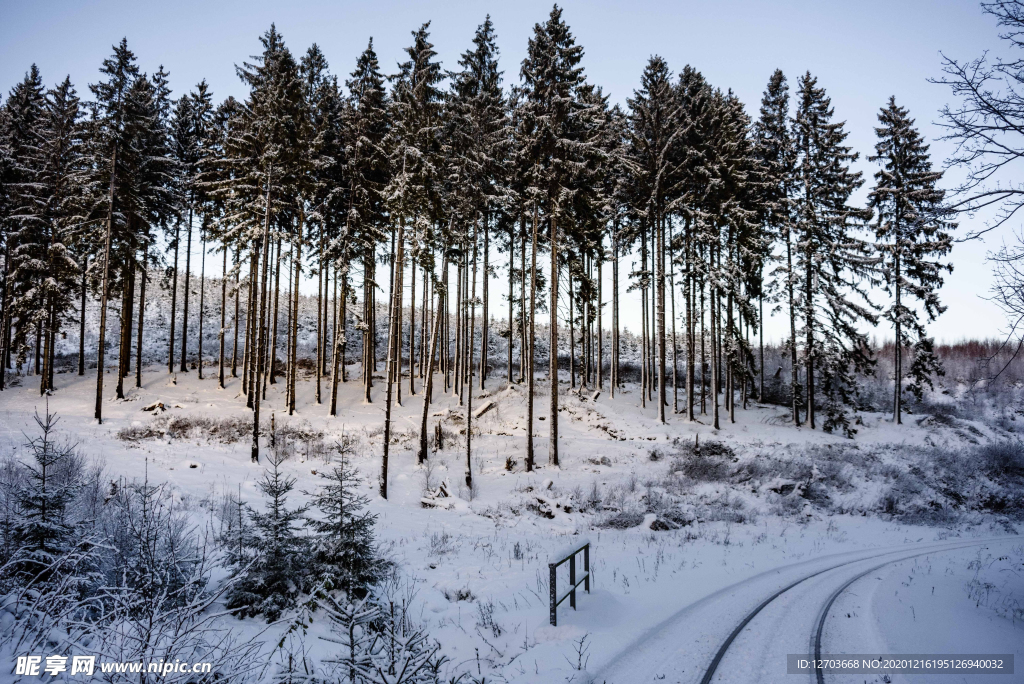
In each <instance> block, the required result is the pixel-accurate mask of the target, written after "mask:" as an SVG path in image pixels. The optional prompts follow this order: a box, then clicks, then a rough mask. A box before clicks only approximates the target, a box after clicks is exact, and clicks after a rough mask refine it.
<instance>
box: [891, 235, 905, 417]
mask: <svg viewBox="0 0 1024 684" xmlns="http://www.w3.org/2000/svg"><path fill="white" fill-rule="evenodd" d="M898 244H899V241H897V245H898ZM895 257H896V258H895V266H896V269H895V270H896V278H895V280H896V317H895V318H896V346H895V348H894V351H895V359H894V360H895V362H896V363H895V366H896V368H895V371H896V387H895V390H894V392H893V402H892V409H893V418H894V419H895V420H896V424H897V425H902V424H903V391H902V390H903V330H902V326H901V325H900V324H901V323H902V321H901V315H900V313H901V311H900V306H901V302H900V299H901V295H902V294H903V293H902V292H901V291H900V253H899V250H898V249H897V250H896V254H895Z"/></svg>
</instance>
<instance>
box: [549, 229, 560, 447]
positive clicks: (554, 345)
mask: <svg viewBox="0 0 1024 684" xmlns="http://www.w3.org/2000/svg"><path fill="white" fill-rule="evenodd" d="M550 218H551V236H550V240H551V286H550V289H551V300H550V309H549V311H550V312H551V325H550V326H549V330H548V344H549V349H550V350H551V351H550V353H549V356H550V359H548V376H549V381H550V383H551V407H550V408H551V414H550V417H549V420H550V421H551V427H550V430H551V433H550V438H549V442H548V460H549V461H550V462H551V465H553V466H556V467H557V466H558V229H557V227H556V225H555V215H554V212H552V214H551V217H550Z"/></svg>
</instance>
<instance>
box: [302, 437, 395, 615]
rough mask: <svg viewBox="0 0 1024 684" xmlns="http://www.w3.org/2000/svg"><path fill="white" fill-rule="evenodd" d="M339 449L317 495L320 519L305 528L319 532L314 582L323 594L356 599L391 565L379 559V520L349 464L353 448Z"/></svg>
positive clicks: (314, 550)
mask: <svg viewBox="0 0 1024 684" xmlns="http://www.w3.org/2000/svg"><path fill="white" fill-rule="evenodd" d="M338 451H339V461H338V462H337V464H336V465H335V466H334V467H332V468H331V469H330V471H329V472H325V473H320V478H321V480H322V481H323V484H322V485H321V486H320V488H319V489H318V490H317V491H316V492H315V493H314V494H313V506H314V507H315V508H316V509H317V510H319V511H320V516H321V517H320V518H315V519H314V518H311V519H309V520H307V521H306V524H307V525H309V527H311V528H312V529H313V531H314V533H315V537H314V539H313V540H312V543H311V549H310V551H311V563H312V567H313V573H314V575H315V581H316V582H317V583H318V584H319V586H321V587H322V588H323V590H324V591H327V592H331V591H340V592H343V593H344V595H345V596H347V597H349V599H348V600H355V599H361V598H363V597H365V596H366V595H367V592H368V591H369V589H370V588H371V587H372V586H373V585H374V584H376V583H377V582H378V581H379V580H380V578H381V576H382V574H383V572H384V571H385V570H386V568H387V563H386V562H385V561H383V560H382V559H380V558H379V557H378V555H377V548H376V545H375V543H374V535H373V526H374V524H375V523H376V520H377V516H375V515H373V514H372V513H369V512H366V511H365V508H366V505H367V503H369V499H368V498H367V497H366V496H364V495H362V494H359V488H360V487H361V486H362V479H361V478H360V477H359V474H358V473H357V472H356V470H355V469H354V468H353V467H352V465H351V464H350V463H349V460H348V450H347V449H346V448H343V447H342V446H341V445H339V447H338Z"/></svg>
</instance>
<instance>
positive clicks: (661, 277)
mask: <svg viewBox="0 0 1024 684" xmlns="http://www.w3.org/2000/svg"><path fill="white" fill-rule="evenodd" d="M656 239H657V241H658V243H657V247H656V250H655V251H656V254H657V262H658V264H657V269H658V281H657V286H658V292H657V297H658V304H657V307H658V314H657V315H658V322H657V324H658V420H659V421H661V422H662V423H665V422H666V420H665V405H666V404H668V397H667V396H666V391H665V389H666V388H665V377H666V376H665V366H666V363H667V358H666V351H667V350H666V348H665V347H666V341H667V336H666V333H665V217H664V216H663V215H661V214H660V212H659V214H658V216H657V217H656Z"/></svg>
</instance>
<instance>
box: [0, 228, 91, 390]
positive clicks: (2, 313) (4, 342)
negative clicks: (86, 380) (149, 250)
mask: <svg viewBox="0 0 1024 684" xmlns="http://www.w3.org/2000/svg"><path fill="white" fill-rule="evenodd" d="M5 242H6V244H5V245H4V277H3V280H0V391H2V390H4V389H5V388H6V385H7V369H8V368H10V363H9V361H10V353H9V351H10V346H11V345H10V341H9V339H10V338H9V336H8V334H7V331H8V330H9V322H10V311H8V306H7V288H8V285H7V276H8V275H9V271H10V268H11V243H10V241H9V240H5ZM83 263H84V260H83ZM82 282H83V283H84V282H85V266H83V267H82ZM83 289H84V285H83ZM82 329H83V333H82V335H81V337H80V338H79V339H84V338H85V333H84V329H85V305H83V306H82ZM81 350H82V353H80V354H79V362H78V363H79V368H80V369H82V370H84V366H85V360H84V352H85V346H84V344H83V345H81ZM79 375H82V373H79Z"/></svg>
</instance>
